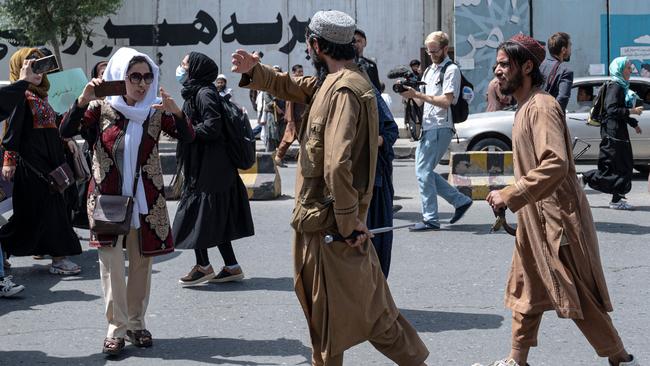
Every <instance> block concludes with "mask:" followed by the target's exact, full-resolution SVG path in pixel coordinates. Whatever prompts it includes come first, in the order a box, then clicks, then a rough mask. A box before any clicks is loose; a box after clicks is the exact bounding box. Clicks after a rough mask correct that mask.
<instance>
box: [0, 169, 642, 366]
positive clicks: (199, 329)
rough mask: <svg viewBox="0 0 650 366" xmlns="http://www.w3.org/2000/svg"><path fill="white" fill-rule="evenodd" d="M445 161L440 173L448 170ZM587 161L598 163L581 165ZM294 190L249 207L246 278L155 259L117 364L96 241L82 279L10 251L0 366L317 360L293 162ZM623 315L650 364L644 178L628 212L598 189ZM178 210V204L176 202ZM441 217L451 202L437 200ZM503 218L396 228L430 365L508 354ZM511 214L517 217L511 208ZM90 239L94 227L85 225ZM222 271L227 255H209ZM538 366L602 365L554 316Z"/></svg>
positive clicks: (377, 360) (362, 357) (180, 260)
mask: <svg viewBox="0 0 650 366" xmlns="http://www.w3.org/2000/svg"><path fill="white" fill-rule="evenodd" d="M445 169H446V168H445V167H443V168H441V169H440V171H444V170H445ZM580 169H584V170H586V169H588V167H580ZM281 173H282V179H283V180H282V183H283V192H284V193H285V196H283V197H282V198H280V199H278V200H275V201H267V202H253V203H252V208H253V215H254V220H255V228H256V232H257V235H256V236H254V237H252V238H246V239H242V240H239V241H237V242H236V243H235V252H236V254H237V256H238V259H239V262H240V263H241V265H242V267H243V269H244V271H245V273H246V279H245V280H244V281H243V282H240V283H230V284H221V285H216V284H209V285H203V286H199V287H195V288H191V289H190V288H181V287H180V286H179V285H178V283H177V280H178V278H179V277H181V276H182V275H184V274H185V273H186V272H187V271H189V269H190V268H191V267H192V265H193V264H194V256H193V253H191V252H187V251H182V252H181V251H177V252H175V253H173V254H170V255H168V256H165V257H161V258H157V259H156V264H155V265H154V274H153V280H152V281H153V284H152V291H151V300H150V304H149V310H148V313H147V324H148V328H149V330H151V332H152V333H153V336H154V339H155V340H154V342H155V345H154V347H153V348H151V349H146V350H141V349H136V348H134V347H132V346H127V349H126V351H125V353H124V355H123V357H121V358H120V359H118V360H109V359H106V358H105V357H104V356H103V355H102V354H101V345H102V340H103V338H104V336H105V332H106V324H105V319H104V316H103V311H104V303H103V300H102V298H101V288H100V282H99V273H98V264H97V254H96V252H95V251H94V250H92V249H88V248H87V243H84V246H85V251H84V253H83V254H82V255H81V256H79V257H77V258H73V260H75V261H77V262H78V263H80V264H81V265H82V266H83V272H82V273H81V275H80V276H76V277H68V278H61V277H56V276H53V275H50V274H49V273H48V272H47V265H48V264H49V261H35V260H33V259H32V258H12V259H11V262H12V264H13V268H12V270H11V272H10V274H13V275H14V279H15V281H16V282H18V283H21V284H24V285H25V286H26V287H27V289H26V290H25V291H24V292H23V293H22V296H19V297H17V298H13V299H0V365H112V364H118V363H119V364H120V365H156V366H163V365H198V364H217V365H296V364H303V365H304V364H309V358H310V347H309V339H308V331H307V327H306V323H305V320H304V316H303V313H302V311H301V309H300V307H299V304H298V301H297V300H296V298H295V295H294V293H293V287H292V286H293V279H292V257H291V244H290V241H291V230H290V227H289V225H288V221H289V216H290V214H291V208H292V206H293V201H292V195H293V182H294V175H295V166H294V165H290V166H289V168H284V169H282V170H281ZM394 178H395V187H396V189H395V190H396V195H397V196H398V197H397V200H396V203H397V204H400V205H403V206H404V209H403V210H402V211H400V212H399V213H398V214H397V215H396V224H401V223H406V222H410V221H417V220H419V219H420V213H419V212H420V204H419V199H418V193H417V186H416V181H415V178H414V168H413V161H412V160H401V161H397V162H396V163H395V177H394ZM588 196H589V200H590V202H591V207H592V212H593V215H594V218H595V221H596V227H597V229H598V234H599V238H600V250H601V256H602V261H603V266H604V269H605V274H606V277H607V280H608V285H609V289H610V293H611V296H612V299H613V302H614V307H615V311H614V313H613V314H612V317H613V319H614V322H615V324H616V326H617V327H618V330H619V333H620V334H621V336H622V338H623V340H624V342H625V344H626V346H627V348H628V350H629V351H630V352H632V353H634V354H635V355H636V356H637V357H638V358H639V359H640V360H641V361H642V362H645V363H649V362H650V341H649V338H650V337H649V336H648V329H650V317H649V315H648V313H649V309H650V307H649V306H648V300H649V299H650V284H649V281H648V279H650V263H649V259H650V240H649V239H650V222H649V220H648V218H649V217H650V215H648V212H649V211H650V195H649V194H648V192H647V184H646V181H645V180H644V179H643V178H641V177H637V178H636V180H635V181H634V184H633V190H632V192H631V193H630V194H629V195H628V198H629V201H630V202H631V203H632V204H635V205H637V210H635V211H632V212H620V211H613V210H610V209H608V208H607V203H608V201H609V197H608V196H606V195H604V194H599V193H597V192H594V191H588ZM169 209H170V215H171V216H172V217H173V214H174V211H175V209H176V204H175V203H173V202H170V204H169ZM440 211H441V212H442V215H441V217H442V219H443V220H446V221H448V219H449V218H450V217H451V214H452V208H451V206H449V205H448V204H447V203H446V202H441V203H440ZM493 219H494V218H493V215H492V213H491V211H490V209H489V207H488V206H487V204H485V203H484V202H478V201H477V202H475V204H474V206H473V207H472V208H471V209H470V211H469V212H468V213H467V215H466V216H465V217H464V218H463V219H462V220H461V221H460V222H458V223H457V224H454V225H447V224H445V223H443V228H442V230H441V231H438V232H428V233H409V232H408V231H405V230H402V231H398V232H396V234H395V242H394V247H393V259H392V265H391V274H390V278H389V284H390V287H391V291H392V293H393V296H394V298H395V301H396V303H397V304H398V306H399V307H400V308H401V309H402V312H403V314H404V315H405V316H406V318H408V319H409V320H410V321H411V322H412V323H413V324H414V326H415V327H416V328H417V330H418V332H419V333H420V336H421V337H422V339H423V340H424V342H425V343H426V344H427V346H428V348H429V350H430V352H431V355H430V356H429V359H428V364H429V365H471V364H472V363H473V362H482V363H488V362H491V361H493V360H495V359H497V358H501V357H503V356H505V355H506V353H507V352H508V349H509V339H510V313H509V311H508V310H507V309H505V308H504V306H503V288H504V284H505V280H506V274H507V271H508V268H509V265H510V258H511V254H512V246H513V239H512V237H510V236H508V235H507V234H505V233H503V232H501V233H497V234H488V231H489V228H490V225H491V223H492V222H493ZM509 221H515V219H514V216H512V215H510V217H509ZM82 234H83V235H87V234H85V233H82ZM211 255H212V262H213V264H214V265H215V266H220V265H221V264H222V262H221V258H220V257H219V254H218V251H217V250H216V249H214V250H211ZM529 362H530V364H531V365H533V366H537V365H606V364H607V361H606V360H604V359H599V358H597V356H596V355H595V353H594V352H593V350H592V349H591V347H590V346H589V344H588V343H587V342H586V340H585V339H584V338H583V337H582V335H581V334H580V332H579V330H578V329H577V327H576V326H575V325H574V324H573V322H571V321H569V320H560V319H558V318H557V317H556V315H555V314H554V313H547V314H546V316H545V317H544V321H543V322H542V327H541V330H540V339H539V347H537V348H535V349H533V350H532V351H531V355H530V360H529ZM345 364H346V365H391V364H392V363H391V362H389V361H388V360H387V359H386V358H384V357H383V356H382V355H381V354H379V353H378V352H377V351H375V350H374V349H373V348H372V347H371V346H370V345H369V344H362V345H359V346H357V347H354V348H352V349H351V350H349V351H348V352H346V356H345Z"/></svg>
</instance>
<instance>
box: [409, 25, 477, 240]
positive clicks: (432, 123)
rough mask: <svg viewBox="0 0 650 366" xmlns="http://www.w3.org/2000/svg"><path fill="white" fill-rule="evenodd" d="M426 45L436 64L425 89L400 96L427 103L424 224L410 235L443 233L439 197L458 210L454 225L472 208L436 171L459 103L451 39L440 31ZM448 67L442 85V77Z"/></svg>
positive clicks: (418, 155)
mask: <svg viewBox="0 0 650 366" xmlns="http://www.w3.org/2000/svg"><path fill="white" fill-rule="evenodd" d="M424 45H425V46H426V47H427V53H428V54H429V56H431V61H432V62H433V65H431V66H430V67H429V68H428V69H427V70H426V71H425V72H424V75H423V76H422V81H424V82H426V85H425V86H424V87H423V88H422V90H421V91H417V90H415V89H413V88H410V87H407V86H404V88H405V89H407V90H406V91H405V92H403V93H402V94H401V95H402V97H404V98H407V99H408V98H411V99H415V100H416V101H417V102H418V103H424V115H423V119H422V131H423V132H422V138H421V139H420V141H419V143H418V146H417V149H416V152H415V174H416V176H417V179H418V186H419V188H420V197H421V198H422V222H421V223H418V224H416V225H415V226H414V227H413V228H412V229H411V231H428V230H438V229H440V221H439V217H438V195H440V196H442V198H444V199H445V200H446V201H447V202H449V203H450V204H451V205H453V206H454V208H455V209H456V210H455V212H454V216H453V217H452V218H451V220H450V221H449V222H450V223H452V224H453V223H455V222H456V221H458V220H460V219H461V217H463V215H464V214H465V212H466V211H467V209H469V207H470V206H471V205H472V199H471V198H469V197H467V196H465V195H464V194H462V193H460V192H459V191H458V190H457V189H456V188H454V187H452V186H451V185H450V184H449V183H448V182H447V181H446V180H445V179H444V178H442V177H441V176H440V174H438V173H436V172H435V171H434V169H435V168H436V166H437V165H438V163H439V162H440V159H442V157H443V156H444V154H445V152H446V151H447V148H448V147H449V143H450V142H451V138H452V137H453V135H454V122H453V120H452V114H451V106H452V104H455V103H456V102H457V101H458V97H459V95H460V92H461V91H460V79H461V75H460V70H459V69H458V66H456V65H455V64H453V63H452V62H451V60H450V59H449V57H448V56H447V52H448V51H449V36H447V34H446V33H444V32H440V31H438V32H433V33H431V34H429V35H428V36H427V38H426V39H425V41H424ZM447 64H449V65H448V66H447V68H446V70H445V74H444V77H443V78H442V82H441V78H440V73H441V71H442V69H443V68H444V67H445V65H447Z"/></svg>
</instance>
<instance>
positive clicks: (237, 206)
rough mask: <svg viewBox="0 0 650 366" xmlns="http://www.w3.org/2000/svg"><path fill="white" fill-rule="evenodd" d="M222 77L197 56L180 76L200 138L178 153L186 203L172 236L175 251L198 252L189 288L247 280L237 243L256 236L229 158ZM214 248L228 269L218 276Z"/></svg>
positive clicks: (244, 194)
mask: <svg viewBox="0 0 650 366" xmlns="http://www.w3.org/2000/svg"><path fill="white" fill-rule="evenodd" d="M218 75H219V68H218V67H217V65H216V63H215V62H214V61H213V60H212V59H210V58H209V57H208V56H206V55H204V54H202V53H198V52H192V53H190V54H189V55H187V56H185V58H183V61H182V63H181V65H180V66H178V68H177V70H176V78H177V80H178V81H179V82H180V83H182V84H183V90H182V95H183V99H185V103H184V104H183V112H185V114H186V115H188V116H189V117H190V119H191V120H192V124H193V125H194V131H195V132H196V139H195V140H194V141H193V142H191V143H182V142H179V143H178V147H177V149H178V150H177V152H176V157H177V164H178V166H177V179H179V182H180V185H181V197H180V201H179V204H178V210H177V212H176V217H175V219H174V225H173V235H174V240H175V243H176V248H179V249H194V252H195V255H196V265H195V266H194V267H193V268H192V270H191V271H190V272H189V273H188V274H187V275H186V276H185V277H183V278H181V279H180V280H179V282H180V283H181V284H182V285H184V286H189V285H196V284H199V283H203V282H206V281H210V282H227V281H235V280H240V279H242V278H244V273H243V271H242V269H241V267H240V266H239V264H238V263H237V259H236V258H235V253H234V251H233V248H232V241H233V240H236V239H239V238H243V237H247V236H252V235H253V234H254V230H253V220H252V217H251V211H250V206H249V203H248V194H247V192H246V187H245V186H244V184H243V182H242V180H241V178H240V177H239V174H238V172H237V168H236V167H235V166H234V165H233V164H232V162H231V161H230V159H229V157H228V154H227V149H226V146H227V144H228V139H229V136H228V135H227V134H226V129H225V128H224V123H226V120H225V119H224V118H223V117H224V113H226V112H225V110H224V107H223V104H222V103H224V101H223V99H222V97H221V96H219V92H218V91H217V89H216V87H215V85H214V81H215V80H216V78H217V76H218ZM214 246H218V247H219V251H220V253H221V255H222V257H223V259H224V263H225V266H224V267H223V268H222V269H221V271H220V272H219V273H218V274H216V275H215V272H214V270H213V269H212V266H211V265H210V260H209V258H208V248H212V247H214Z"/></svg>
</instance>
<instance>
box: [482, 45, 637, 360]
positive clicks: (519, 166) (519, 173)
mask: <svg viewBox="0 0 650 366" xmlns="http://www.w3.org/2000/svg"><path fill="white" fill-rule="evenodd" d="M544 54H545V52H544V48H543V47H542V46H541V45H540V44H539V43H538V42H537V41H535V40H534V39H533V38H531V37H529V36H525V35H523V34H518V35H516V36H514V37H513V38H511V39H510V40H509V41H507V42H504V43H502V44H501V45H500V46H499V47H498V49H497V58H496V66H495V69H494V74H495V76H496V77H497V78H498V80H499V88H500V89H501V92H502V93H503V94H508V95H513V97H514V98H515V99H516V100H517V104H518V109H517V113H516V115H515V122H514V125H513V128H512V149H513V153H514V158H513V161H514V169H515V179H516V182H515V184H514V185H511V186H508V187H506V188H504V189H502V190H499V191H492V192H490V194H488V196H487V198H486V199H487V201H488V203H489V204H490V205H491V206H492V208H493V209H494V210H501V209H505V208H506V207H508V208H510V210H512V211H513V212H516V213H517V221H518V222H519V225H518V227H517V236H516V240H515V248H514V253H513V257H512V265H511V267H510V273H509V277H508V283H507V285H506V295H505V303H506V306H507V307H509V308H510V309H512V345H511V351H510V355H509V357H508V358H507V359H505V360H501V361H497V362H495V363H493V364H492V365H495V366H498V365H509V366H513V365H522V366H523V365H526V361H527V359H528V351H529V350H530V347H535V346H536V345H537V333H538V330H539V326H540V322H541V320H542V315H543V313H544V312H545V311H548V310H555V311H556V313H557V314H558V316H559V317H561V318H569V319H572V320H573V321H574V322H575V323H576V325H577V326H578V328H580V330H581V331H582V333H583V334H584V336H585V338H587V340H588V341H589V343H590V344H591V345H592V346H593V347H594V349H595V350H596V353H597V354H598V355H599V356H601V357H608V358H609V362H610V365H614V366H617V365H638V363H637V361H636V359H634V358H633V357H632V356H631V355H629V354H628V353H627V352H626V351H625V348H624V347H623V343H622V342H621V339H620V337H619V335H618V332H617V331H616V328H614V325H613V324H612V320H611V318H610V317H609V315H608V314H607V312H609V311H612V304H611V301H610V298H609V295H608V293H607V285H606V283H605V277H604V275H603V269H602V265H601V262H600V256H599V251H598V238H597V236H596V229H595V227H594V222H593V218H592V216H591V211H590V208H589V202H588V201H587V196H586V195H585V192H584V191H583V190H582V188H581V186H580V183H579V182H578V179H577V178H576V173H575V165H574V162H573V159H572V156H571V150H572V149H571V139H570V137H569V131H568V128H567V125H566V121H565V120H564V112H563V111H562V109H561V108H560V105H559V104H558V103H557V101H556V100H555V99H554V98H553V97H552V96H551V95H549V94H547V93H545V92H544V91H542V90H541V89H540V86H541V85H542V84H543V82H544V77H543V75H542V73H541V72H540V69H539V65H540V63H541V61H542V60H543V59H544ZM569 352H570V351H569ZM569 356H570V354H567V357H569ZM567 363H571V362H567Z"/></svg>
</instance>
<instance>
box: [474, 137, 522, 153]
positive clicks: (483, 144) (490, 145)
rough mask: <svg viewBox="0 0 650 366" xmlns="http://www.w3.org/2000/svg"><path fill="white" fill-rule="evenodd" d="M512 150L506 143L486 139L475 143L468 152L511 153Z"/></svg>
mask: <svg viewBox="0 0 650 366" xmlns="http://www.w3.org/2000/svg"><path fill="white" fill-rule="evenodd" d="M511 150H512V148H511V147H510V145H508V143H506V142H504V141H503V140H501V139H498V138H496V137H487V138H484V139H481V140H479V141H477V142H476V143H475V144H474V145H472V147H471V148H470V151H511Z"/></svg>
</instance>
